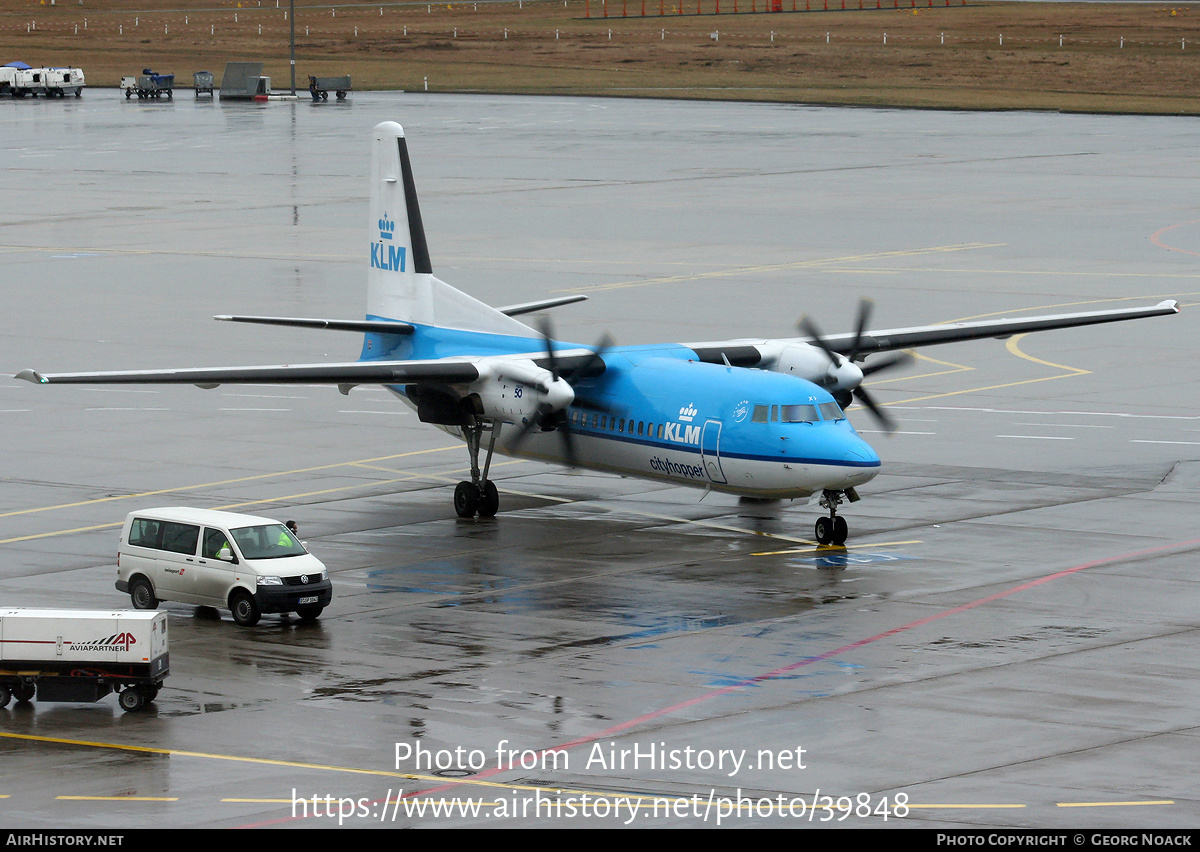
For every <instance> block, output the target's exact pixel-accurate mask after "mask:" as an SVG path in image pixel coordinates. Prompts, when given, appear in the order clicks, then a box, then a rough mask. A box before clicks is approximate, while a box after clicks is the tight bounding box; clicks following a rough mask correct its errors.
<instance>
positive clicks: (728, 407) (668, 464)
mask: <svg viewBox="0 0 1200 852" xmlns="http://www.w3.org/2000/svg"><path fill="white" fill-rule="evenodd" d="M375 319H382V318H375ZM388 338H392V340H391V341H389V340H388ZM389 342H391V343H392V344H393V345H390V346H389ZM397 344H398V347H399V349H401V350H403V351H402V352H400V351H397V348H396V345H397ZM542 346H543V342H542V341H541V340H538V339H531V338H522V337H508V336H503V335H494V334H486V333H477V332H475V333H472V332H461V331H448V330H446V329H440V328H428V327H427V328H422V327H421V326H419V325H418V326H417V327H416V329H415V331H414V332H413V333H412V334H411V335H405V336H404V337H403V338H399V339H397V338H396V336H391V335H379V336H377V337H375V338H374V339H368V341H367V342H366V343H365V344H364V348H363V358H364V360H371V359H372V357H373V356H376V355H378V356H379V358H380V359H381V360H390V359H395V358H399V357H403V358H404V359H417V360H426V359H435V358H437V359H444V358H455V357H462V358H467V359H477V358H479V357H480V356H483V357H484V358H486V357H488V356H489V355H490V356H492V357H501V358H505V357H507V358H512V357H514V356H516V357H520V356H525V357H528V358H530V359H532V358H535V357H540V356H541V355H542V354H543V352H540V351H539V348H541V347H542ZM555 348H556V350H559V351H564V352H567V351H582V350H583V349H584V348H583V347H576V346H571V345H569V344H556V345H555ZM602 360H603V363H604V372H603V374H602V375H600V376H598V377H595V378H589V379H583V380H579V381H577V382H575V383H574V390H575V391H576V392H577V393H578V394H579V395H580V396H586V397H587V398H588V399H589V400H591V401H593V402H594V403H599V405H598V406H594V407H593V410H589V409H585V408H580V407H576V406H568V407H567V408H566V410H565V411H564V412H563V417H564V418H565V419H566V421H567V423H566V428H568V429H570V430H571V431H572V433H573V437H574V440H573V452H572V454H571V457H568V454H567V451H566V449H565V446H566V445H565V444H564V442H563V441H562V440H561V439H560V438H559V437H558V436H557V435H555V434H553V432H554V430H552V429H551V430H546V431H542V430H540V429H538V430H533V431H531V432H529V433H527V434H525V435H524V436H523V437H521V438H520V439H518V436H520V435H521V434H522V430H523V429H525V428H526V426H527V418H518V417H515V416H514V417H512V418H511V419H508V420H507V421H504V420H502V419H501V420H500V422H501V423H504V424H505V425H502V426H501V428H500V434H499V436H498V438H497V442H496V447H495V450H496V452H499V453H502V454H504V455H508V456H514V457H518V458H527V459H536V460H541V461H547V462H554V463H572V464H575V465H578V466H580V467H583V468H587V469H589V470H597V471H604V472H608V473H617V474H621V475H626V476H635V477H639V478H644V479H654V480H660V481H663V482H671V483H674V484H679V485H690V486H694V487H699V488H704V489H710V490H714V491H723V492H728V493H733V494H739V495H744V496H753V497H777V498H778V497H787V498H791V497H807V496H809V495H811V494H813V493H814V492H816V491H821V490H825V489H833V490H845V489H847V488H853V487H856V486H859V485H862V484H863V483H865V482H868V481H869V480H871V479H872V478H873V477H874V476H875V475H876V474H877V473H878V472H879V468H880V461H879V456H878V455H877V454H876V453H875V451H874V450H873V449H872V448H871V447H870V446H869V445H868V444H867V443H866V442H865V441H863V440H862V438H860V437H859V435H858V433H857V432H855V430H854V427H853V426H852V425H851V424H850V422H849V420H847V419H846V416H845V414H844V413H843V412H842V410H841V408H840V407H839V406H838V405H837V403H836V402H835V401H834V400H833V397H832V396H831V395H830V394H829V392H828V391H826V390H824V389H822V388H820V387H818V386H817V385H815V384H813V383H811V382H808V381H806V380H804V379H801V378H797V377H795V376H790V375H784V374H780V373H773V372H768V371H765V370H758V369H747V368H742V367H731V366H726V365H724V364H710V363H704V362H701V361H700V360H699V359H698V358H697V354H696V353H695V352H694V351H693V350H691V349H689V348H688V347H686V346H683V345H680V344H665V345H664V344H657V345H649V346H616V347H612V348H609V349H606V350H605V351H604V352H603V355H602ZM391 389H392V390H393V391H394V392H395V393H397V395H399V396H401V397H402V398H404V399H406V400H407V399H408V393H407V387H406V386H392V388H391ZM456 392H457V393H459V394H468V393H470V386H469V385H462V386H459V387H458V388H456ZM510 392H511V393H512V394H513V395H514V396H515V395H518V394H521V395H524V394H529V393H536V388H530V387H526V386H523V385H522V384H521V383H519V382H514V383H513V384H512V386H511V388H510ZM596 408H599V409H600V410H594V409H596ZM515 413H516V412H514V414H515ZM443 428H444V429H446V431H448V432H450V433H451V434H454V435H456V436H458V437H464V438H465V435H464V431H463V429H462V428H460V427H457V426H450V425H445V426H443Z"/></svg>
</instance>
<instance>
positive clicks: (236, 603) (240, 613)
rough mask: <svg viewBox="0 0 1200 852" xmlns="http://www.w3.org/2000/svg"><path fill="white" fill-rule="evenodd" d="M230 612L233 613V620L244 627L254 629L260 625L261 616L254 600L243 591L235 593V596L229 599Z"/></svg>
mask: <svg viewBox="0 0 1200 852" xmlns="http://www.w3.org/2000/svg"><path fill="white" fill-rule="evenodd" d="M229 611H230V612H232V613H233V620H234V621H236V622H237V623H238V624H240V625H242V627H253V626H254V625H256V624H258V618H259V616H260V615H261V613H259V611H258V604H256V603H255V602H254V598H252V597H250V595H249V594H247V593H246V592H242V591H237V592H234V593H233V596H232V597H230V598H229Z"/></svg>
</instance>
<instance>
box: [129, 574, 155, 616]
mask: <svg viewBox="0 0 1200 852" xmlns="http://www.w3.org/2000/svg"><path fill="white" fill-rule="evenodd" d="M129 599H130V600H131V601H133V608H134V609H158V598H156V597H155V596H154V587H153V586H151V585H150V581H149V580H147V579H146V578H145V577H135V578H134V579H133V582H132V583H130V584H129Z"/></svg>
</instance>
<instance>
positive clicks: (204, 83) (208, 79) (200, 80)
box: [192, 71, 213, 98]
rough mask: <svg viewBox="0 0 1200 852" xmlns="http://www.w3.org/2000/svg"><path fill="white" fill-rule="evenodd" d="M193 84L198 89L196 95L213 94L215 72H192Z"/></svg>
mask: <svg viewBox="0 0 1200 852" xmlns="http://www.w3.org/2000/svg"><path fill="white" fill-rule="evenodd" d="M192 84H193V86H194V87H195V89H196V97H200V96H201V95H208V96H209V97H210V98H211V97H212V96H213V72H211V71H196V72H195V73H193V74H192Z"/></svg>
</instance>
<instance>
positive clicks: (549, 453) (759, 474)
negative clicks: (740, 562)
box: [17, 122, 1178, 545]
mask: <svg viewBox="0 0 1200 852" xmlns="http://www.w3.org/2000/svg"><path fill="white" fill-rule="evenodd" d="M373 145H374V148H373V151H372V164H371V210H370V223H369V226H368V233H367V235H366V236H367V245H364V246H363V247H362V248H363V261H364V263H366V264H367V316H366V319H365V320H335V319H303V318H292V317H260V316H219V317H217V318H216V319H219V320H229V321H234V322H247V323H263V324H267V325H282V326H298V327H302V328H324V329H335V330H343V331H354V332H359V333H362V334H364V340H363V344H362V352H361V354H360V356H359V359H358V360H357V361H351V362H345V363H334V364H298V365H291V364H288V365H273V366H260V367H228V368H224V367H218V368H212V369H179V370H161V369H160V370H150V371H145V372H137V371H123V372H105V373H47V374H43V373H38V372H35V371H33V370H24V371H22V372H21V373H19V374H18V375H17V378H21V379H26V380H28V381H31V382H35V383H38V384H66V383H162V382H174V383H186V384H194V385H197V386H199V387H202V388H214V387H217V386H218V385H221V384H231V383H241V384H246V383H253V384H270V383H276V384H289V383H292V384H329V385H336V386H337V387H338V388H339V390H341V392H342V393H349V392H350V389H351V388H352V387H354V386H355V385H363V384H373V385H383V386H385V387H387V388H388V389H389V390H391V391H392V392H393V393H395V394H396V395H397V396H398V397H399V398H400V399H401V400H403V401H404V402H406V403H408V404H409V405H410V406H412V407H413V408H415V409H416V412H417V416H418V417H419V418H420V419H421V421H422V422H425V423H431V424H434V425H436V426H438V427H440V428H441V429H444V430H445V431H446V432H449V433H450V434H451V435H454V436H456V437H458V438H460V439H461V440H463V441H464V442H465V443H466V445H467V451H468V453H469V454H470V460H471V479H470V481H463V482H460V483H459V484H458V486H457V488H455V491H454V509H455V511H456V512H457V513H458V515H460V516H461V517H464V518H470V517H474V516H475V515H477V514H478V515H480V516H482V517H492V516H494V515H495V514H496V512H497V511H498V509H499V506H500V499H499V496H498V494H497V490H496V486H495V484H494V483H493V482H492V481H491V480H489V479H488V470H489V467H490V465H491V461H492V456H493V454H494V453H502V454H504V455H507V456H515V457H518V458H526V459H538V460H542V461H548V462H556V463H560V464H569V465H572V466H577V467H581V468H587V469H590V470H597V471H606V472H610V473H617V474H622V475H625V476H634V477H641V478H645V479H652V480H659V481H663V482H669V483H672V484H676V485H690V486H695V487H699V488H704V489H706V490H713V491H721V492H725V493H729V494H737V495H741V496H744V497H755V498H796V497H811V496H813V495H814V494H817V493H819V494H820V495H821V496H820V503H821V506H822V507H823V508H824V509H826V510H827V511H828V515H823V516H822V517H820V518H819V519H818V520H817V522H816V539H817V541H818V542H819V543H820V544H837V545H841V544H843V543H845V541H846V536H847V525H846V520H845V518H844V517H842V516H840V515H839V514H838V507H839V506H840V505H841V504H842V503H843V502H844V501H846V500H849V501H851V502H853V501H855V500H857V499H858V494H857V492H856V490H855V489H857V488H858V487H859V486H861V485H863V484H864V483H866V482H868V481H870V480H871V479H872V478H874V477H875V476H876V475H877V474H878V473H879V468H880V462H879V456H878V455H876V453H875V451H874V450H873V449H872V448H871V447H870V446H869V445H868V444H867V443H866V442H865V441H863V440H862V439H861V438H860V437H859V436H858V433H857V432H855V430H854V427H853V426H851V425H850V422H849V420H847V419H846V415H845V413H844V409H845V408H846V407H847V406H848V405H849V404H850V403H851V401H852V400H854V399H857V400H858V401H859V402H861V403H862V404H863V405H864V406H865V407H866V408H867V409H868V410H870V411H871V412H872V413H873V414H874V415H875V416H876V417H877V418H879V419H880V420H881V421H882V422H883V423H884V425H885V427H888V428H890V420H889V418H888V417H887V416H886V415H885V414H884V413H883V411H882V410H881V409H880V408H879V406H878V405H876V403H875V401H874V400H873V399H872V397H871V395H870V394H869V393H868V392H867V390H866V389H865V388H864V387H863V384H862V383H863V379H864V378H865V377H866V376H869V375H871V374H872V373H875V372H877V371H878V370H880V369H884V368H886V367H890V366H894V365H896V364H898V363H900V362H901V361H902V360H905V359H907V358H909V357H910V356H907V355H904V354H901V353H899V350H904V349H908V348H912V347H917V346H928V345H931V344H939V343H950V342H954V341H960V340H976V339H980V338H986V337H1007V336H1010V335H1013V334H1022V333H1025V332H1030V331H1041V330H1045V329H1053V328H1067V327H1070V326H1079V325H1090V324H1094V323H1103V322H1113V321H1117V320H1127V319H1135V318H1138V317H1153V316H1161V315H1164V314H1173V313H1177V312H1178V307H1177V305H1176V303H1175V302H1173V301H1164V302H1161V303H1159V304H1157V305H1154V306H1153V307H1144V308H1132V309H1121V310H1109V311H1096V312H1089V313H1073V314H1060V315H1055V316H1040V317H1033V318H1027V319H1003V320H997V321H989V322H970V323H957V324H953V325H934V326H924V327H918V328H905V329H889V330H887V331H875V332H870V331H868V329H867V322H868V313H869V311H868V307H867V303H866V302H864V303H863V305H862V307H861V308H860V311H859V317H858V323H857V325H858V327H857V329H856V330H855V331H854V332H853V333H849V334H841V335H832V336H827V337H823V336H821V335H820V333H819V332H818V331H817V330H816V328H815V327H813V326H812V325H811V323H808V324H805V325H804V327H803V329H802V330H803V331H804V333H805V334H804V336H803V337H797V338H788V339H777V340H728V341H720V342H709V343H658V344H650V345H641V346H613V345H610V343H609V342H608V341H602V342H601V343H599V344H598V345H594V346H590V347H588V346H579V345H575V344H567V343H561V342H558V341H555V340H553V339H552V336H551V335H550V333H549V330H548V328H547V327H545V326H543V327H542V328H541V329H534V328H531V327H530V326H527V325H525V324H523V323H521V322H520V321H518V320H516V319H514V318H513V317H515V316H518V315H521V314H525V313H530V312H533V311H539V310H544V309H548V308H551V307H555V306H557V305H561V304H565V303H567V302H573V301H578V300H580V299H582V298H584V297H582V296H574V297H565V298H559V299H547V300H543V301H539V302H530V303H526V304H521V305H513V306H510V307H506V308H498V309H497V308H492V307H489V306H488V305H485V304H484V303H482V302H480V301H477V300H476V299H473V298H471V297H470V296H468V295H466V294H465V293H462V292H460V291H458V290H455V289H454V288H453V287H450V286H449V285H448V284H446V283H444V282H442V281H440V280H439V279H437V278H435V277H434V275H433V265H432V262H431V258H430V253H429V249H428V247H427V245H426V242H425V230H424V226H423V225H422V223H421V213H420V209H419V207H418V205H417V195H416V189H415V185H414V181H413V174H412V167H411V165H410V164H409V156H408V147H407V143H406V141H405V138H404V131H403V129H402V128H401V127H400V125H399V124H396V123H394V122H385V123H383V124H380V125H378V126H377V127H376V128H375V130H374V140H373ZM883 352H892V353H896V354H892V355H889V356H886V357H884V358H876V359H875V363H870V364H863V365H862V366H860V363H861V362H864V361H865V359H866V358H867V357H868V356H874V355H877V354H878V353H883ZM481 450H484V451H485V454H484V460H483V464H482V466H481V465H480V459H479V457H480V451H481Z"/></svg>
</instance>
